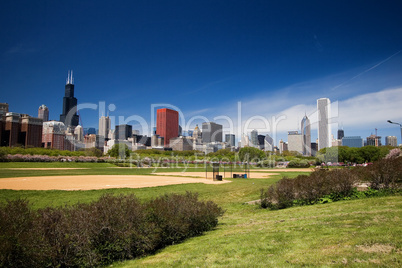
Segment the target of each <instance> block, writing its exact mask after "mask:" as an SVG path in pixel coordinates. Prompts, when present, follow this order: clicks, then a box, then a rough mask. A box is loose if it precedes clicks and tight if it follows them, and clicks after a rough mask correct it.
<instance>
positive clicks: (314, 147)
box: [311, 142, 318, 156]
mask: <svg viewBox="0 0 402 268" xmlns="http://www.w3.org/2000/svg"><path fill="white" fill-rule="evenodd" d="M317 151H318V144H317V143H316V142H312V143H311V156H316V154H317Z"/></svg>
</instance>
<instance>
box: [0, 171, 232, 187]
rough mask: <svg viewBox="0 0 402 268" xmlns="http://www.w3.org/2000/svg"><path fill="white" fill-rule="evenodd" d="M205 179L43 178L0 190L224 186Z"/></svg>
mask: <svg viewBox="0 0 402 268" xmlns="http://www.w3.org/2000/svg"><path fill="white" fill-rule="evenodd" d="M228 182H230V181H227V180H223V181H213V180H207V179H205V178H190V177H181V176H180V177H178V176H176V177H170V176H147V175H80V176H43V177H18V178H4V179H0V189H11V190H67V191H72V190H97V189H111V188H144V187H156V186H164V185H172V184H184V183H205V184H222V183H228Z"/></svg>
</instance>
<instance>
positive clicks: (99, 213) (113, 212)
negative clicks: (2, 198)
mask: <svg viewBox="0 0 402 268" xmlns="http://www.w3.org/2000/svg"><path fill="white" fill-rule="evenodd" d="M222 214H223V210H222V209H221V208H220V207H218V206H217V205H216V204H215V203H213V202H210V201H208V202H201V201H199V200H198V197H197V194H192V193H186V194H185V195H179V194H169V195H164V196H162V197H159V198H156V199H153V200H151V201H149V202H146V203H141V202H140V201H139V200H138V199H137V198H136V197H135V196H134V195H127V196H122V195H121V196H112V195H104V196H102V197H101V198H100V199H99V200H98V201H95V202H93V203H89V204H76V205H73V206H65V207H58V208H50V207H49V208H44V209H40V210H33V209H31V206H30V204H29V202H27V201H26V200H16V201H9V202H7V203H6V204H2V205H1V206H0V267H78V266H80V267H93V266H99V265H105V264H109V263H112V262H114V261H119V260H125V259H131V258H135V257H138V256H143V255H146V254H150V253H153V252H155V251H156V250H158V249H160V248H162V247H164V246H166V245H170V244H173V243H178V242H180V241H182V240H183V239H186V238H188V237H191V236H195V235H199V234H202V233H203V232H205V231H208V230H210V229H212V228H213V227H214V226H216V225H217V223H218V219H217V218H218V217H219V216H221V215H222Z"/></svg>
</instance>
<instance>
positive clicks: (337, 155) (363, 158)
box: [317, 145, 392, 164]
mask: <svg viewBox="0 0 402 268" xmlns="http://www.w3.org/2000/svg"><path fill="white" fill-rule="evenodd" d="M391 148H392V147H390V146H382V147H375V146H371V145H369V146H364V147H361V148H354V147H347V146H337V147H329V148H323V149H321V150H320V151H319V153H318V154H317V158H318V159H320V160H321V161H323V162H343V163H358V164H362V163H369V162H374V161H378V160H380V159H382V158H384V157H385V156H386V155H387V154H388V153H389V151H390V150H391Z"/></svg>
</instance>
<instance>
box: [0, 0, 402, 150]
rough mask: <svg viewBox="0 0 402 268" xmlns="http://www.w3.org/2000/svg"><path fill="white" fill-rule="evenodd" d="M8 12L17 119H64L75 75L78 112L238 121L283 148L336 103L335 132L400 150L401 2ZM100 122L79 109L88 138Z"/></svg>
mask: <svg viewBox="0 0 402 268" xmlns="http://www.w3.org/2000/svg"><path fill="white" fill-rule="evenodd" d="M0 7H1V8H0V25H1V27H0V36H1V42H0V80H1V83H0V102H7V103H9V105H10V111H13V112H20V113H28V114H30V115H33V116H36V115H37V109H38V107H39V106H40V105H41V104H45V105H47V106H48V107H49V109H50V118H51V119H55V120H58V119H59V115H60V113H61V109H62V98H63V96H64V85H65V81H66V78H67V72H68V70H73V71H74V78H75V95H76V97H77V99H78V103H79V104H92V105H95V104H96V105H99V103H105V105H106V107H109V105H110V104H113V105H114V106H115V109H114V111H111V112H110V113H109V114H110V115H111V116H113V117H114V118H115V119H116V120H115V121H116V122H119V120H120V119H119V117H120V118H121V119H124V120H126V119H128V118H132V119H136V120H137V119H139V118H143V119H144V121H146V122H147V123H148V124H151V121H152V120H151V117H152V113H151V107H156V106H157V104H169V105H173V106H175V107H177V108H179V109H180V111H181V112H182V113H183V116H184V121H185V122H182V124H183V125H185V126H188V127H189V128H192V127H194V124H196V123H201V121H202V120H201V118H206V119H208V120H211V121H216V122H218V123H222V124H224V125H225V127H229V123H227V121H228V120H226V119H227V117H228V118H231V120H232V122H233V129H234V130H233V132H235V134H236V135H237V136H239V135H241V133H243V132H246V133H247V132H248V131H249V130H251V128H256V129H258V130H259V132H261V133H270V134H271V135H272V136H275V139H276V140H278V139H280V138H283V139H284V140H286V139H287V138H286V131H287V130H297V128H300V121H301V119H302V117H303V116H304V115H305V114H307V115H308V116H310V115H311V116H312V117H314V109H315V107H316V100H317V99H318V98H321V97H328V98H330V99H331V101H333V102H336V106H337V107H338V108H337V109H334V111H335V110H337V113H336V116H334V126H333V127H334V128H337V127H338V126H343V128H344V130H345V134H346V135H348V136H349V135H360V136H362V137H367V136H368V135H370V134H371V133H374V131H375V128H377V129H378V134H379V135H381V136H383V137H384V136H387V135H394V136H397V138H398V143H400V130H399V128H398V127H397V126H394V125H390V124H387V123H386V121H387V120H388V119H391V120H393V121H396V122H401V123H402V113H401V111H402V108H400V107H402V52H400V51H401V50H402V30H401V26H402V16H400V10H401V8H402V3H401V2H400V1H396V0H395V1H392V0H391V1H386V2H379V1H236V0H232V1H219V0H214V1H174V0H173V1H172V0H170V1H152V0H147V1H99V0H98V1H19V0H16V1H3V2H2V3H1V5H0ZM239 102H240V103H241V104H240V106H239ZM152 105H154V106H152ZM238 107H241V120H240V121H239V119H238V115H239V111H238ZM106 110H107V109H106ZM98 116H99V111H98V110H96V111H95V110H91V109H89V108H85V109H82V110H81V117H82V124H83V126H84V127H97V124H98V123H97V122H98ZM195 116H196V117H195ZM225 118H226V119H225ZM250 118H254V119H253V120H251V119H250ZM264 118H265V119H266V121H267V122H268V123H269V126H268V127H267V126H266V124H264V125H262V122H263V121H264V120H263V119H264ZM249 119H250V120H249ZM247 120H249V121H250V122H248V123H250V124H248V128H250V129H248V128H245V124H246V121H247ZM140 121H141V120H140ZM182 121H183V120H182ZM313 121H314V120H313ZM239 122H241V125H242V128H241V129H240V128H239V127H238V126H239V125H240V123H239ZM275 122H276V123H275ZM128 123H130V124H133V125H134V126H138V124H139V122H135V121H133V122H128ZM138 127H139V126H138ZM144 132H146V131H144ZM274 132H275V133H274ZM315 132H316V131H315V130H314V125H313V133H312V137H313V138H315V137H316V133H315Z"/></svg>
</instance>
